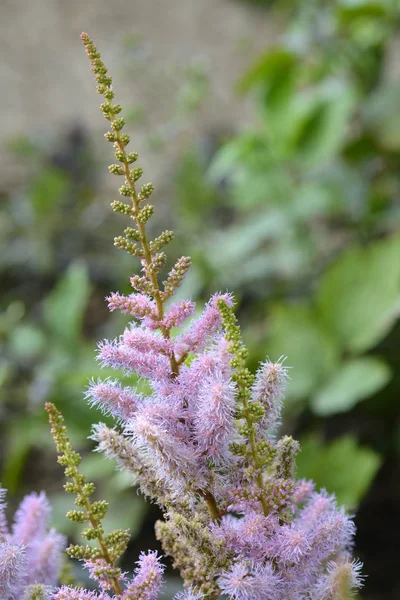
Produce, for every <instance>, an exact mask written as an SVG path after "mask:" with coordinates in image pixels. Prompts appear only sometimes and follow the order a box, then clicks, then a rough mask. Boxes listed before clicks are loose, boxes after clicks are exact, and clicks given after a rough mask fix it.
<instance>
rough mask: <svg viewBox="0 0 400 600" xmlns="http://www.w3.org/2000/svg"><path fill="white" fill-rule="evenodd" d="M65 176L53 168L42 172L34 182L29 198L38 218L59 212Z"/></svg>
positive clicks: (64, 188) (65, 186)
mask: <svg viewBox="0 0 400 600" xmlns="http://www.w3.org/2000/svg"><path fill="white" fill-rule="evenodd" d="M67 183H68V180H67V178H66V176H65V175H64V174H63V173H62V172H61V171H59V170H58V169H55V168H48V169H46V170H43V171H41V172H40V174H39V175H38V177H37V179H36V180H35V181H34V183H33V185H32V188H31V191H30V192H31V193H30V198H31V202H32V206H33V207H34V209H35V212H36V214H37V216H38V217H42V216H44V215H48V213H49V212H52V211H53V212H54V211H55V210H59V203H60V200H62V197H63V195H64V194H65V191H66V189H67Z"/></svg>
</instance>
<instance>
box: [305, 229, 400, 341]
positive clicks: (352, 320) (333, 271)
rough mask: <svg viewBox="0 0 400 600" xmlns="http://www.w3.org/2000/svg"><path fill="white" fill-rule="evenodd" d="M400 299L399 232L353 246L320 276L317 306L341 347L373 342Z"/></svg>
mask: <svg viewBox="0 0 400 600" xmlns="http://www.w3.org/2000/svg"><path fill="white" fill-rule="evenodd" d="M399 298H400V236H398V235H397V236H392V237H390V238H387V239H386V240H384V241H379V242H376V243H375V244H372V245H371V246H369V247H368V248H366V249H363V248H351V249H350V250H348V251H346V252H345V253H343V254H342V255H341V257H340V258H339V259H338V260H337V261H336V262H335V263H334V264H333V266H332V267H331V268H330V269H328V270H327V271H326V273H325V274H324V276H323V278H322V281H321V284H320V287H319V291H318V293H317V306H318V309H319V312H320V315H321V317H322V319H323V320H324V322H325V323H326V325H327V327H328V328H329V329H330V330H331V331H332V333H334V334H335V335H336V336H337V337H338V339H339V340H340V342H341V344H342V345H343V347H344V348H345V349H348V350H352V351H355V352H362V351H365V350H368V349H369V348H372V347H373V346H375V345H376V344H377V343H378V342H379V341H380V340H381V339H382V338H383V337H384V335H385V334H386V333H387V332H388V331H389V329H390V328H391V326H392V324H393V322H394V321H395V320H396V318H397V314H398V304H399Z"/></svg>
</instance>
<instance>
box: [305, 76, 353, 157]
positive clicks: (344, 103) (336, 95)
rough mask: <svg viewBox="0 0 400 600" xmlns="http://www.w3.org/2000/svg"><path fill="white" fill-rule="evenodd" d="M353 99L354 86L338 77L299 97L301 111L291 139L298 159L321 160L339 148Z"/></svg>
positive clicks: (347, 123) (342, 142) (344, 137)
mask: <svg viewBox="0 0 400 600" xmlns="http://www.w3.org/2000/svg"><path fill="white" fill-rule="evenodd" d="M356 100H357V96H356V92H355V89H354V87H352V86H351V85H349V84H347V83H345V82H343V81H340V80H338V79H331V80H327V81H325V82H324V84H323V85H321V86H319V88H317V89H316V90H315V89H313V90H312V91H311V95H310V93H309V92H305V93H304V94H303V96H302V97H299V106H300V107H301V110H302V112H303V113H304V117H303V120H302V122H301V123H300V126H298V130H297V132H296V139H295V143H296V148H297V151H298V152H299V153H300V159H304V160H306V161H307V162H313V163H314V162H315V163H322V162H324V161H327V160H328V159H330V158H331V157H332V156H333V155H334V154H335V153H336V152H338V151H339V150H340V149H341V147H342V146H343V144H344V143H345V141H346V131H347V128H348V126H349V119H350V116H351V113H352V111H353V109H354V107H355V106H356Z"/></svg>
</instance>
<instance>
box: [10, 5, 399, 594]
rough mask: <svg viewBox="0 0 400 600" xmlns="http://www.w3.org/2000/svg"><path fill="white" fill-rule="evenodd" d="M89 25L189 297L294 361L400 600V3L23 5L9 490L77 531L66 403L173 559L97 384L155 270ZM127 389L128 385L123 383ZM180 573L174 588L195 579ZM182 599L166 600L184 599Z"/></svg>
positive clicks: (116, 515) (346, 493) (313, 466)
mask: <svg viewBox="0 0 400 600" xmlns="http://www.w3.org/2000/svg"><path fill="white" fill-rule="evenodd" d="M82 30H87V31H88V32H89V33H90V35H91V36H92V37H93V38H94V40H95V42H96V43H97V45H98V46H99V48H100V50H101V51H102V54H103V58H104V60H105V62H106V64H107V65H108V66H109V69H110V72H111V74H112V75H113V77H114V85H115V90H116V94H117V99H118V100H119V101H120V102H121V103H122V104H123V106H124V108H125V112H124V115H125V117H126V120H127V122H128V127H129V130H130V133H132V134H133V135H132V137H133V140H134V142H133V148H135V149H137V150H138V151H139V153H140V157H141V163H142V164H143V166H144V168H145V173H146V179H148V180H151V181H152V182H153V183H154V184H155V186H156V195H155V201H156V206H157V217H155V218H154V220H153V228H154V230H159V229H160V228H161V227H162V228H173V229H174V230H175V231H176V234H177V235H176V240H175V242H174V246H173V248H172V250H171V254H172V256H171V259H172V258H173V256H175V255H178V253H179V252H184V253H185V254H189V255H191V256H192V257H193V262H194V266H193V269H192V272H191V275H190V277H189V278H188V280H187V281H186V283H185V286H184V289H183V290H182V295H186V296H191V297H192V298H193V299H196V300H198V301H199V304H201V303H202V302H204V301H206V300H207V298H208V296H209V295H210V294H211V293H213V292H215V291H216V290H221V289H222V290H225V289H226V288H229V289H230V290H232V291H233V292H234V293H235V295H236V297H237V300H238V314H239V318H240V321H241V324H242V327H243V334H244V338H245V341H246V343H247V344H248V345H249V346H250V349H251V356H252V366H253V367H255V366H256V365H257V362H258V361H259V360H262V359H263V358H264V357H265V355H268V356H269V357H270V358H271V359H278V358H279V357H280V356H281V355H284V356H286V357H287V359H286V364H288V365H290V366H291V367H292V369H291V372H290V374H291V382H290V386H289V390H288V394H287V400H286V405H285V413H284V423H283V430H284V431H285V432H289V433H291V434H292V435H294V436H296V437H297V438H298V439H299V440H300V442H301V445H302V453H301V455H300V457H299V461H298V462H299V467H298V470H299V476H301V477H312V478H314V479H315V480H316V482H317V484H318V485H319V486H321V487H325V488H327V489H328V490H329V491H332V492H335V493H336V494H337V496H338V499H339V501H340V503H342V504H344V505H345V506H346V507H347V508H348V509H349V510H351V511H352V512H353V513H354V514H355V515H356V517H355V519H356V522H357V527H358V534H357V542H356V554H357V555H358V556H359V557H360V558H361V559H362V560H363V561H364V563H365V572H366V573H368V579H367V582H366V587H365V590H364V591H363V592H362V595H361V597H362V598H364V599H365V600H381V599H382V600H392V599H393V600H394V599H398V598H399V597H400V575H399V569H398V562H399V559H400V510H399V506H400V461H399V453H400V418H399V417H400V408H399V407H400V404H399V391H400V350H399V348H400V344H399V342H400V323H399V321H398V316H399V310H400V67H399V61H398V56H399V50H400V3H399V2H398V0H375V1H374V0H275V1H272V0H269V1H266V0H247V1H246V0H168V2H166V1H162V0H129V1H128V0H113V1H112V2H111V1H107V0H96V1H94V0H86V1H85V2H80V1H79V2H78V0H69V1H68V2H63V1H62V0H35V2H25V1H23V0H2V1H1V3H0V81H1V90H2V91H1V94H0V156H1V164H0V281H1V298H0V310H1V312H0V382H1V391H0V394H1V395H0V439H1V445H0V481H1V482H2V484H3V486H4V487H6V488H8V490H9V496H8V498H9V501H10V505H11V506H10V511H11V510H12V508H13V506H14V505H15V503H16V502H17V501H18V500H19V499H20V498H21V496H22V495H23V494H24V493H26V492H28V491H29V490H40V489H46V490H47V492H48V493H49V495H50V496H51V498H52V501H53V503H54V506H55V509H54V522H55V524H56V526H57V527H58V528H59V529H61V530H63V531H65V532H66V533H67V534H68V535H69V536H70V538H71V539H74V537H75V536H76V535H77V534H78V532H77V531H76V529H75V528H74V527H73V525H71V524H70V523H69V522H67V520H66V519H65V516H64V515H65V511H66V510H67V509H68V508H69V504H68V502H69V499H68V498H66V497H65V495H64V493H63V491H62V471H61V469H60V468H59V467H58V465H57V464H56V457H55V452H54V449H53V444H52V440H51V438H50V435H49V432H48V427H47V423H46V418H45V415H44V411H43V403H44V402H45V401H47V400H51V401H53V402H55V403H56V404H57V406H58V407H59V408H60V409H61V410H62V411H63V413H64V415H65V417H66V419H67V423H68V426H69V429H70V432H71V436H72V438H73V441H74V443H75V445H76V447H77V448H78V449H79V450H80V451H82V452H83V453H84V454H85V456H86V458H85V463H84V468H85V470H86V473H87V474H88V475H90V477H91V478H93V479H95V480H96V483H97V485H98V489H99V494H100V495H102V496H103V497H106V498H107V499H108V500H110V501H111V510H110V516H109V525H110V527H112V526H123V527H126V526H130V527H131V530H132V534H133V541H132V545H131V548H130V552H129V555H128V557H127V559H126V561H127V567H128V568H129V566H130V565H131V564H132V562H133V560H134V559H135V556H136V555H137V553H138V551H139V549H140V548H148V547H156V542H155V541H154V538H153V534H152V527H153V523H154V521H155V519H156V518H157V517H158V513H157V510H156V509H155V508H154V507H149V506H146V505H145V504H144V502H143V501H142V499H141V497H140V496H138V495H137V493H136V491H135V490H134V489H132V488H131V485H130V481H129V480H128V479H127V478H126V477H125V476H124V475H123V474H121V473H118V472H116V471H115V470H114V465H113V464H112V463H110V462H107V461H106V460H104V459H103V458H102V457H100V456H98V455H97V454H93V453H90V450H91V449H92V442H91V441H90V440H89V439H88V435H90V429H91V425H92V424H93V423H95V422H97V421H98V420H100V419H101V420H104V417H102V416H101V415H100V414H99V413H98V412H96V411H95V410H93V409H89V408H88V407H87V405H86V403H85V400H84V398H83V392H82V390H83V389H84V388H85V386H86V385H87V382H88V380H89V379H90V378H91V377H97V376H98V375H99V374H100V369H99V366H98V365H97V363H96V362H95V360H94V356H95V348H96V342H97V341H98V340H100V339H102V338H104V337H111V338H112V337H115V336H116V335H117V334H118V333H119V332H121V330H122V328H123V327H124V325H125V324H126V318H125V317H123V316H121V315H116V314H115V315H112V316H111V315H109V314H108V312H107V308H106V305H105V302H104V296H105V295H106V294H107V293H109V291H111V290H120V291H128V289H129V287H128V277H129V275H131V274H132V273H133V272H134V271H136V270H137V265H136V264H135V263H134V261H132V260H131V258H130V257H126V256H125V255H124V254H123V253H121V252H119V251H118V250H116V249H115V248H114V247H113V245H112V239H113V237H114V235H118V234H119V233H120V231H121V228H122V227H123V226H124V224H123V222H122V220H121V218H120V217H119V216H118V215H115V214H113V213H112V211H111V209H110V208H109V204H110V202H111V201H112V200H113V199H114V197H116V196H115V194H116V190H115V180H113V178H112V177H111V176H109V175H108V174H107V169H106V165H107V164H108V162H109V161H110V160H111V159H112V157H111V149H110V147H109V146H107V144H106V143H105V142H104V140H103V137H102V134H103V132H104V130H105V129H104V127H105V123H104V122H103V119H102V116H101V113H100V111H98V110H97V106H98V104H99V97H98V96H96V93H95V85H94V82H93V78H92V74H91V72H90V68H89V66H88V62H87V59H86V56H85V54H84V51H83V49H82V47H81V44H80V40H79V34H80V32H81V31H82ZM103 374H104V373H103ZM174 585H175V583H174V580H173V579H171V580H170V584H169V587H170V588H171V590H172V588H173V587H174ZM168 589H169V588H167V592H166V598H167V597H168V593H169V592H168Z"/></svg>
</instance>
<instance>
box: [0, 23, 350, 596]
mask: <svg viewBox="0 0 400 600" xmlns="http://www.w3.org/2000/svg"><path fill="white" fill-rule="evenodd" d="M82 40H83V43H84V45H85V47H86V51H87V54H88V56H89V59H90V62H91V65H92V70H93V72H94V73H95V76H96V80H97V84H98V88H97V89H98V92H99V93H100V94H101V95H102V96H103V97H104V102H103V104H102V105H101V109H102V111H103V114H104V117H105V118H106V120H108V121H109V123H110V131H108V132H107V133H106V135H105V137H106V139H107V140H109V141H110V142H112V143H113V145H114V150H115V157H116V160H117V163H116V164H113V165H110V168H109V170H110V172H111V174H113V175H116V176H120V177H122V178H123V183H122V185H121V187H120V190H119V191H120V194H121V196H122V199H121V200H116V201H115V202H114V203H113V208H114V210H115V211H116V212H120V213H121V214H124V215H126V216H128V217H129V218H130V219H131V220H132V221H133V223H132V224H131V225H132V226H128V227H126V228H125V231H124V234H123V235H122V236H119V237H117V238H116V239H115V244H116V246H118V247H119V248H122V249H124V250H126V251H127V252H128V253H129V254H131V255H133V256H135V257H137V258H138V260H139V261H140V264H141V267H142V270H141V273H140V274H136V275H134V276H133V277H132V278H131V285H132V288H133V293H131V294H130V295H128V296H122V295H120V294H118V293H113V294H111V295H110V297H109V298H108V302H109V307H110V310H111V311H113V310H116V309H119V310H122V311H123V312H125V313H127V314H129V315H131V316H132V317H133V319H134V320H135V322H134V323H131V324H130V326H129V327H128V328H127V329H126V330H125V332H124V333H123V334H122V335H121V336H120V337H119V338H118V339H116V340H113V341H105V342H103V343H101V344H100V345H99V356H98V358H99V360H100V362H101V364H102V365H103V366H107V367H111V368H114V369H116V370H118V369H122V370H123V371H124V372H125V373H126V374H127V375H129V376H131V375H133V374H136V376H139V378H140V379H141V381H140V383H139V384H138V386H137V388H136V389H135V388H127V387H125V386H123V385H122V384H121V383H120V382H119V381H118V380H115V381H113V380H110V379H106V380H105V381H96V382H93V383H92V384H91V385H90V387H89V390H88V392H87V398H88V399H89V402H90V403H91V404H95V405H96V406H100V408H101V409H102V410H103V411H104V412H105V413H106V414H111V415H112V416H114V417H115V418H116V419H117V420H118V428H111V427H106V426H105V425H102V424H99V425H97V426H96V427H95V428H94V433H93V439H95V440H96V441H97V443H98V450H100V451H102V452H104V454H105V455H106V457H108V458H113V459H115V460H116V462H117V465H118V466H119V467H120V468H121V469H123V470H124V471H126V472H128V473H129V474H130V475H132V479H133V481H134V482H135V484H138V485H139V487H140V489H141V491H142V492H143V494H145V495H146V496H148V497H149V498H150V499H151V500H152V501H155V502H157V503H158V504H159V506H160V507H161V509H162V511H163V514H164V520H162V521H159V522H158V523H157V524H156V536H157V538H158V539H159V540H160V542H161V544H162V547H163V550H164V552H165V553H166V554H167V555H170V556H172V558H173V562H174V566H175V567H176V568H178V569H179V570H180V573H181V575H182V578H183V580H184V585H185V588H186V592H183V593H179V594H178V595H177V596H176V598H175V600H183V599H184V600H198V599H200V598H203V597H205V598H207V599H208V600H216V599H217V598H218V597H220V595H221V594H224V595H225V596H227V598H229V600H249V599H250V598H251V599H252V600H265V599H266V598H269V599H270V600H287V598H308V597H310V598H311V597H312V598H315V599H316V600H317V599H318V600H319V598H321V600H322V598H323V600H331V598H332V600H342V596H340V594H341V593H342V591H343V590H345V591H346V593H347V592H349V593H350V590H351V589H352V588H353V589H355V588H357V587H359V585H361V577H360V574H359V571H360V566H359V564H358V563H354V562H351V552H352V541H353V538H354V524H353V522H352V521H351V519H350V518H349V517H348V516H347V515H346V514H345V512H344V511H343V510H342V509H341V508H338V507H337V505H336V501H335V500H334V498H332V497H331V496H329V495H328V494H327V493H326V492H324V491H322V492H316V491H314V487H313V484H312V483H311V482H307V481H300V482H298V481H296V455H297V453H298V452H299V450H300V447H299V444H298V442H296V441H295V440H293V438H291V437H290V436H283V437H282V438H280V439H277V437H278V436H277V429H278V427H279V424H280V413H281V408H282V398H283V393H284V389H285V385H286V382H287V379H288V371H287V368H286V367H285V366H284V364H283V360H280V359H279V360H278V361H277V362H275V363H274V362H271V361H269V360H267V361H266V362H264V363H262V364H261V365H260V367H259V369H258V370H257V371H256V373H255V374H253V373H252V372H251V371H250V369H249V368H248V365H247V359H248V350H247V348H246V347H245V345H244V343H243V341H242V339H241V332H240V327H239V325H238V322H237V319H236V316H235V313H234V310H233V305H234V301H233V298H232V297H231V296H230V294H227V293H225V294H216V295H215V296H213V297H212V298H211V299H210V301H209V302H208V303H207V305H206V306H205V308H204V310H203V312H202V313H201V314H200V315H199V316H197V317H194V314H195V305H194V303H193V302H191V301H189V300H187V301H179V302H175V303H173V304H170V305H169V306H168V307H167V305H166V303H167V302H169V301H170V299H171V298H172V296H173V295H174V294H175V291H176V289H177V288H178V287H179V286H180V285H181V283H182V281H183V280H184V278H185V276H186V273H187V271H188V269H189V267H190V259H188V258H187V257H185V256H183V257H181V258H179V259H178V260H177V261H176V263H175V265H174V266H173V267H172V268H171V270H170V272H169V274H168V275H167V276H166V277H164V279H163V280H162V281H161V273H162V271H163V269H164V266H165V264H166V260H167V258H166V254H165V252H164V249H165V246H166V245H167V244H168V243H169V242H170V241H171V239H172V233H171V232H170V231H164V232H163V233H161V234H160V235H159V236H158V237H156V238H155V239H154V240H150V239H149V238H148V236H147V231H146V224H147V221H148V220H149V219H150V218H151V216H152V215H153V212H154V206H153V205H152V204H149V203H148V199H149V196H150V194H151V193H152V192H153V186H152V185H151V184H145V185H143V186H142V187H141V188H140V189H139V186H138V181H139V179H140V178H141V177H142V174H143V171H142V169H141V168H140V167H139V166H136V164H134V163H136V162H137V159H138V155H137V153H135V152H133V153H128V151H127V146H128V144H129V141H130V140H129V136H128V135H127V134H126V133H124V125H125V122H124V119H123V117H121V107H120V106H119V105H118V104H114V91H113V89H112V80H111V77H110V76H109V74H108V72H107V69H106V67H105V65H104V63H103V62H102V60H101V56H100V54H99V53H98V51H97V49H96V47H95V46H94V44H93V42H92V41H91V40H90V38H89V37H88V35H87V34H82ZM192 317H193V318H192ZM191 318H192V319H191ZM188 319H191V321H190V322H189V324H187V323H188ZM176 327H181V328H182V329H181V330H180V331H178V333H176V332H175V331H174V328H176ZM143 380H144V381H143ZM143 390H146V392H145V393H144V391H143ZM47 408H48V412H49V415H50V422H51V424H52V431H53V436H54V439H55V441H56V445H57V448H58V451H59V453H60V457H59V461H60V462H61V464H62V465H63V466H64V467H65V470H66V475H67V477H68V478H69V481H68V483H67V484H66V489H67V491H69V492H70V493H73V494H75V495H76V502H75V503H76V505H77V510H75V511H71V512H70V514H69V517H70V518H72V519H73V520H75V521H78V522H82V523H84V524H86V525H87V528H86V529H85V531H84V536H85V537H86V539H87V540H88V541H89V542H90V541H91V540H97V542H98V544H97V546H96V547H93V546H91V545H90V544H89V543H88V545H86V546H73V547H70V549H69V554H70V555H71V556H73V557H75V558H78V559H79V560H81V561H82V562H83V564H84V565H85V566H86V568H87V569H88V570H89V573H90V575H91V576H92V578H94V579H95V580H96V581H97V584H98V586H99V592H89V591H86V590H76V589H74V588H71V587H68V586H63V587H61V588H60V589H59V590H58V591H57V593H56V595H55V597H54V600H67V599H68V600H91V599H92V598H93V599H94V598H97V599H98V600H110V599H111V598H113V599H120V600H157V598H158V597H159V592H160V588H161V584H162V572H163V567H162V565H161V563H160V562H159V559H158V557H157V556H156V555H155V554H154V553H152V552H150V553H148V554H146V555H143V554H142V555H141V556H140V558H139V562H138V567H137V570H136V572H135V573H134V575H133V578H131V577H129V576H128V575H127V574H126V573H122V572H121V571H120V569H119V568H118V567H117V566H116V560H117V559H118V557H119V556H120V554H121V551H122V550H123V548H124V547H125V546H126V543H127V539H128V538H127V533H126V532H113V533H111V534H108V535H106V534H105V532H104V531H103V527H102V518H103V517H104V515H105V513H106V511H107V508H108V505H107V503H104V502H102V501H97V502H96V501H93V500H92V494H93V492H94V486H93V484H91V483H88V482H87V481H86V479H85V477H83V476H82V475H81V474H80V471H79V463H80V460H81V457H80V456H79V454H77V453H76V452H74V451H73V450H72V448H71V445H70V443H69V439H68V435H67V432H66V429H65V425H64V422H63V419H62V416H61V415H60V413H58V411H57V410H56V409H55V407H54V406H53V405H48V407H47ZM0 500H1V498H0ZM0 507H1V504H0ZM0 515H1V510H0ZM0 523H1V519H0ZM325 592H326V593H328V592H329V594H330V595H331V596H329V595H328V596H327V597H326V598H325V597H324V594H325ZM343 593H344V592H343ZM338 594H339V595H338ZM325 595H326V594H325Z"/></svg>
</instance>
